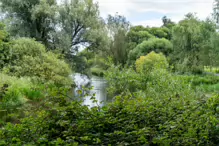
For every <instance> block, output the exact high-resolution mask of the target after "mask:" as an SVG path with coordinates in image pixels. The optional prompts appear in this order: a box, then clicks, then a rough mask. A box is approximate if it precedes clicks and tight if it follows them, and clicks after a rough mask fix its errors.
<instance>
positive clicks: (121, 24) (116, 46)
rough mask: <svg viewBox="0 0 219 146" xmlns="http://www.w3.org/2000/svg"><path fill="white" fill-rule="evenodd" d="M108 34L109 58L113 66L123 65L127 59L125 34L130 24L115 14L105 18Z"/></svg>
mask: <svg viewBox="0 0 219 146" xmlns="http://www.w3.org/2000/svg"><path fill="white" fill-rule="evenodd" d="M106 23H107V28H108V34H109V36H110V38H111V43H110V47H109V53H110V56H111V57H112V58H113V60H114V63H115V64H122V65H124V64H125V63H126V61H127V58H128V52H129V50H128V44H127V32H128V31H129V29H130V23H129V22H128V21H127V20H126V18H125V17H124V16H121V15H119V14H118V13H116V14H115V15H114V16H112V15H109V16H108V18H107V22H106Z"/></svg>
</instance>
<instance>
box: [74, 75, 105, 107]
mask: <svg viewBox="0 0 219 146" xmlns="http://www.w3.org/2000/svg"><path fill="white" fill-rule="evenodd" d="M74 81H75V83H76V85H77V88H76V89H75V95H78V94H77V90H82V91H83V86H87V87H92V90H91V91H90V93H89V94H90V95H92V94H95V99H96V100H97V103H93V100H91V99H90V98H91V96H85V97H84V99H83V100H84V102H83V103H84V105H88V106H90V107H94V106H97V105H100V106H102V105H103V104H104V103H105V102H106V100H107V91H106V87H107V82H106V80H104V79H103V78H101V77H96V76H92V77H91V79H89V78H88V77H87V76H85V75H82V74H75V75H74Z"/></svg>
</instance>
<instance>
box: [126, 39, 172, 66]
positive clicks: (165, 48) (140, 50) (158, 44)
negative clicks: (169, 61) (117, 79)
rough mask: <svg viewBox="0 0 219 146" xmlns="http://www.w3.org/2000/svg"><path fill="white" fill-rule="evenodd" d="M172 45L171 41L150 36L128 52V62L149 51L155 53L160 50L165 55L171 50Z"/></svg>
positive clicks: (132, 61)
mask: <svg viewBox="0 0 219 146" xmlns="http://www.w3.org/2000/svg"><path fill="white" fill-rule="evenodd" d="M172 47H173V45H172V43H171V42H170V41H169V40H167V39H164V38H162V39H159V38H151V39H149V40H147V41H143V42H142V43H141V44H139V45H138V46H136V47H135V48H134V49H133V50H131V51H130V52H129V62H130V63H134V61H135V60H136V59H137V58H139V57H140V56H145V55H147V54H148V53H150V52H151V51H154V52H156V53H160V52H161V53H163V54H164V55H166V56H167V55H169V53H170V52H171V51H172V49H173V48H172Z"/></svg>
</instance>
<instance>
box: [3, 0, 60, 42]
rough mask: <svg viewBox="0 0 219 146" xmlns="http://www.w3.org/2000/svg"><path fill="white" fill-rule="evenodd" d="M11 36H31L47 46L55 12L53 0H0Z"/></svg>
mask: <svg viewBox="0 0 219 146" xmlns="http://www.w3.org/2000/svg"><path fill="white" fill-rule="evenodd" d="M0 2H1V10H2V11H3V13H4V15H5V19H9V21H7V22H8V29H9V33H10V35H12V36H19V37H31V38H35V39H36V40H37V41H40V42H43V43H44V44H45V45H47V46H48V43H49V40H50V36H49V35H50V32H51V31H52V30H53V29H55V28H54V27H53V22H54V17H55V14H56V7H57V5H56V1H55V0H22V1H21V0H12V1H8V0H0Z"/></svg>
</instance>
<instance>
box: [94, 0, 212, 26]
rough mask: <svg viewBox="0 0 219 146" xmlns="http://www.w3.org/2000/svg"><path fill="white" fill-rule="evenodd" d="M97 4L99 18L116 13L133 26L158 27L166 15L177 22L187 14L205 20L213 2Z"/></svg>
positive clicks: (121, 0) (119, 0)
mask: <svg viewBox="0 0 219 146" xmlns="http://www.w3.org/2000/svg"><path fill="white" fill-rule="evenodd" d="M94 1H96V2H98V3H99V7H100V13H101V16H102V17H104V18H106V16H107V15H108V14H115V13H116V12H118V13H119V14H121V15H124V16H125V17H126V18H127V19H128V20H129V21H130V22H131V23H132V24H133V25H144V26H146V25H149V26H160V25H161V24H162V21H161V18H162V17H163V16H164V15H166V16H167V17H168V18H171V19H172V20H173V21H175V22H178V21H179V20H180V19H182V18H183V17H184V15H185V14H187V13H188V12H196V13H197V15H198V17H199V18H201V19H205V18H206V17H208V16H210V14H211V13H212V7H213V2H214V0H94Z"/></svg>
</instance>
